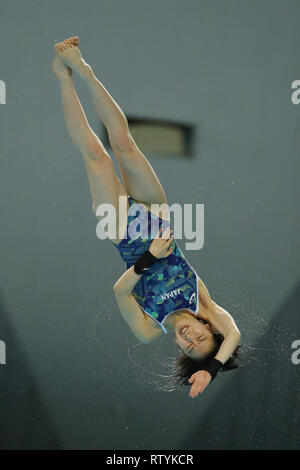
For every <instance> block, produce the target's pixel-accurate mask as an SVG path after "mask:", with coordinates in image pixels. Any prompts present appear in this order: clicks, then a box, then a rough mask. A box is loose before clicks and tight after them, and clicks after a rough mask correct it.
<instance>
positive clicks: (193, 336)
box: [174, 315, 218, 360]
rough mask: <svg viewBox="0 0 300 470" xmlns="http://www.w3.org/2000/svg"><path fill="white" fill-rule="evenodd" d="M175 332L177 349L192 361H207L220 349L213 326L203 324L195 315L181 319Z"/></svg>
mask: <svg viewBox="0 0 300 470" xmlns="http://www.w3.org/2000/svg"><path fill="white" fill-rule="evenodd" d="M174 332H175V342H176V344H177V348H178V349H179V351H181V352H183V353H184V354H185V355H186V356H188V357H190V358H191V359H194V360H201V359H205V358H206V357H207V356H210V355H211V354H212V353H214V352H215V351H216V350H217V349H218V344H217V342H216V338H215V337H214V332H213V328H212V327H211V325H210V324H209V323H202V322H201V321H200V320H199V319H198V318H197V317H195V316H194V315H184V316H182V318H179V320H177V322H176V326H175V327H174Z"/></svg>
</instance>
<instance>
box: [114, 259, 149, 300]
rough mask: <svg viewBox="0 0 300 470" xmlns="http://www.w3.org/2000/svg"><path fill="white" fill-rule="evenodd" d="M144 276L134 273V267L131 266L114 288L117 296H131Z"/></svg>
mask: <svg viewBox="0 0 300 470" xmlns="http://www.w3.org/2000/svg"><path fill="white" fill-rule="evenodd" d="M142 275H143V274H137V273H136V272H135V271H134V266H131V267H130V268H129V269H127V271H125V273H123V274H122V276H121V277H120V278H119V279H118V280H117V282H116V283H115V285H114V287H113V289H114V293H115V295H122V294H127V295H129V294H130V293H131V292H132V291H133V289H134V288H135V286H136V285H137V283H138V282H139V280H140V279H141V277H142Z"/></svg>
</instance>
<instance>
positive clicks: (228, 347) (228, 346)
mask: <svg viewBox="0 0 300 470" xmlns="http://www.w3.org/2000/svg"><path fill="white" fill-rule="evenodd" d="M207 319H208V321H209V323H210V324H211V325H212V326H213V327H214V328H215V329H216V330H217V331H218V332H219V333H221V335H222V336H224V340H223V342H222V344H221V346H220V348H219V350H218V352H217V354H216V356H215V359H217V360H218V361H220V362H222V364H225V362H226V361H228V359H229V358H230V356H231V355H232V354H233V352H234V351H235V349H236V347H237V346H238V345H239V343H240V339H241V333H240V331H239V329H238V327H237V326H236V324H235V321H234V319H233V318H232V316H231V315H230V314H229V313H228V312H227V311H226V310H225V309H224V308H222V307H220V306H219V305H218V304H216V303H215V302H212V304H211V307H210V308H209V309H208V310H207Z"/></svg>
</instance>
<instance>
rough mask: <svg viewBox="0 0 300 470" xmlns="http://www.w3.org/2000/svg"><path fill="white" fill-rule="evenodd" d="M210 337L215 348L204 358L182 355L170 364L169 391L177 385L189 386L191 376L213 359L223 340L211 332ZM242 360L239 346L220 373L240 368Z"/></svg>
mask: <svg viewBox="0 0 300 470" xmlns="http://www.w3.org/2000/svg"><path fill="white" fill-rule="evenodd" d="M212 335H213V338H214V340H215V347H214V349H213V350H212V351H211V352H210V353H209V354H207V355H206V356H205V357H204V358H202V359H191V358H190V357H189V356H186V355H185V354H182V355H181V356H180V357H177V358H175V360H173V363H172V364H171V373H170V375H169V376H168V378H169V382H168V389H169V391H172V390H174V388H176V386H177V385H190V383H189V381H188V380H189V378H190V377H191V375H193V374H194V373H195V372H197V371H198V370H201V368H203V367H205V366H206V365H207V363H208V361H209V360H210V359H212V358H213V357H215V355H216V354H217V352H218V350H219V348H220V346H221V343H222V342H223V340H224V336H223V335H221V333H219V332H213V333H212ZM242 359H243V358H242V348H241V345H240V344H239V345H238V346H237V347H236V349H235V351H234V352H233V354H232V355H231V357H230V358H229V359H228V361H226V362H225V364H224V365H223V367H222V368H221V369H220V372H226V371H229V370H233V369H236V368H238V367H242V366H243V365H244V364H243V360H242Z"/></svg>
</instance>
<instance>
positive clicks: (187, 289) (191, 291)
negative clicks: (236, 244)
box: [113, 196, 198, 333]
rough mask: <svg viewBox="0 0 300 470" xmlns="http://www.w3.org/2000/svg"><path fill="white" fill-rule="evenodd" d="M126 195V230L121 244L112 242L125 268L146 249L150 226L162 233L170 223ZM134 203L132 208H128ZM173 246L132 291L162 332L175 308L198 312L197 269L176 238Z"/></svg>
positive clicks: (149, 238)
mask: <svg viewBox="0 0 300 470" xmlns="http://www.w3.org/2000/svg"><path fill="white" fill-rule="evenodd" d="M128 198H129V210H128V220H127V228H126V233H125V236H124V238H123V239H122V240H121V242H120V243H117V244H116V243H113V244H114V245H115V246H116V248H117V249H118V250H119V252H120V255H121V257H122V259H123V261H124V262H125V263H126V266H127V269H129V268H130V267H131V266H132V265H134V264H135V262H136V261H137V259H138V258H139V257H140V256H141V255H142V254H143V253H144V252H145V251H146V250H148V249H149V247H150V245H151V243H152V241H153V238H154V237H155V235H154V236H152V234H151V226H152V227H153V225H154V226H155V227H157V230H155V233H157V231H158V228H160V227H162V229H163V232H164V231H165V230H166V228H167V227H168V226H170V223H169V221H166V220H163V219H162V218H161V217H158V216H156V215H155V214H153V213H152V212H150V211H149V210H148V209H147V208H146V206H144V205H143V204H138V203H137V201H136V200H135V199H133V198H132V197H130V196H128ZM133 205H135V207H134V208H133V209H131V208H132V207H133ZM136 211H138V212H137V214H138V215H136ZM132 224H134V225H132ZM155 224H156V225H155ZM131 226H132V227H133V228H134V230H135V232H134V233H136V234H137V236H136V237H134V238H133V237H131V236H130V232H131V233H133V230H130V227H131ZM152 231H153V229H152ZM172 248H173V250H172V253H171V254H170V255H169V256H167V257H165V258H160V259H159V260H158V261H156V262H155V263H154V264H153V265H152V266H151V267H150V268H149V269H148V270H147V272H146V273H144V274H143V275H142V277H141V279H140V280H139V282H138V283H137V284H136V286H135V287H134V289H133V292H132V295H133V296H134V298H135V299H136V301H137V302H138V303H139V305H140V306H141V308H142V309H143V311H144V312H145V313H146V314H147V315H149V316H150V317H151V318H153V319H154V320H155V321H156V322H157V323H159V325H160V326H161V328H162V330H163V332H164V333H167V330H166V328H165V326H164V322H165V320H166V318H167V317H168V316H169V315H170V314H171V313H173V312H174V311H175V310H179V309H186V310H188V311H190V312H191V313H193V314H195V315H196V314H197V312H198V282H197V274H196V271H195V270H194V268H193V267H192V266H191V265H190V264H189V263H188V261H187V260H186V258H185V256H184V255H183V253H182V251H181V249H180V248H179V246H178V245H177V243H176V241H175V240H173V242H172Z"/></svg>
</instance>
